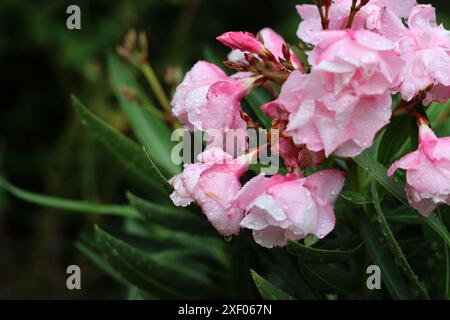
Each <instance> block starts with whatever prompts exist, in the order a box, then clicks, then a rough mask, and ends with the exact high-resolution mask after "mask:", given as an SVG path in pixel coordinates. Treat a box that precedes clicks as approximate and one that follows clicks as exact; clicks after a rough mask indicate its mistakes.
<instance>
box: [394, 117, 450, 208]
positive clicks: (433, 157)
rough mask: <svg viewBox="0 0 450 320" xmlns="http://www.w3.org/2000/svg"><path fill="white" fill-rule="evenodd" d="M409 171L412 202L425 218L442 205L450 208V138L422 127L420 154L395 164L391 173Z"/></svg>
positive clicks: (407, 179) (408, 186)
mask: <svg viewBox="0 0 450 320" xmlns="http://www.w3.org/2000/svg"><path fill="white" fill-rule="evenodd" d="M397 169H404V170H406V191H407V194H408V201H409V203H410V204H411V206H412V207H413V208H415V209H416V210H418V211H419V212H420V213H421V214H422V215H424V216H428V215H429V214H430V213H431V212H432V211H433V210H434V209H435V208H436V207H437V206H438V205H440V204H443V203H446V204H447V205H450V137H446V138H437V137H436V135H435V134H434V133H433V131H432V130H431V129H430V128H429V127H428V126H427V125H426V124H421V126H420V133H419V148H418V150H416V151H414V152H412V153H409V154H407V155H406V156H404V157H403V158H401V159H400V160H398V161H396V162H394V163H393V164H392V165H391V167H390V168H389V170H388V176H392V175H393V174H394V172H395V171H396V170H397Z"/></svg>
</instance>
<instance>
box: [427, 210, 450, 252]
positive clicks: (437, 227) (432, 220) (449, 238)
mask: <svg viewBox="0 0 450 320" xmlns="http://www.w3.org/2000/svg"><path fill="white" fill-rule="evenodd" d="M420 218H421V219H422V221H423V222H424V223H425V224H426V225H427V226H429V227H430V228H431V229H433V230H434V231H435V232H436V233H437V234H438V235H440V236H441V238H442V239H443V240H444V241H445V243H446V244H447V246H449V247H450V234H449V233H448V230H447V228H446V227H445V225H444V224H443V223H442V220H441V219H440V218H439V217H438V216H437V215H436V213H432V214H430V215H429V216H428V217H423V216H420Z"/></svg>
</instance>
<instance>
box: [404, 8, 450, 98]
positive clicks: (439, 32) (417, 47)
mask: <svg viewBox="0 0 450 320" xmlns="http://www.w3.org/2000/svg"><path fill="white" fill-rule="evenodd" d="M408 25H409V29H408V30H406V31H405V32H404V33H403V34H401V36H400V40H399V49H400V51H401V58H402V59H403V60H404V61H405V67H404V68H403V72H402V74H401V76H400V78H401V80H402V85H401V90H400V92H401V94H402V98H403V99H404V100H406V101H410V100H411V99H412V98H413V97H414V96H416V95H417V94H418V93H419V92H420V91H422V90H424V89H426V88H428V87H429V86H430V85H436V86H440V88H441V89H438V92H439V93H440V94H439V93H438V94H437V96H438V97H439V98H440V99H441V100H442V93H444V92H445V91H443V90H442V88H445V87H448V86H450V72H449V70H448V69H449V66H450V32H449V31H447V30H445V28H444V27H443V26H442V25H439V26H438V25H437V23H436V13H435V9H434V8H433V7H432V6H431V5H418V6H416V7H415V8H414V9H413V10H412V12H411V14H410V16H409V20H408ZM446 91H447V92H448V89H447V90H446ZM448 97H450V96H448ZM432 99H433V94H431V95H430V96H429V97H428V102H430V101H431V100H432Z"/></svg>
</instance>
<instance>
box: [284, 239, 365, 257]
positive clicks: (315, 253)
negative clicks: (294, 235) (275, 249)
mask: <svg viewBox="0 0 450 320" xmlns="http://www.w3.org/2000/svg"><path fill="white" fill-rule="evenodd" d="M361 247H362V244H360V245H358V246H357V247H356V248H354V249H351V250H325V249H317V248H313V247H307V246H305V245H303V244H301V243H300V242H297V241H292V240H289V241H288V244H287V251H288V252H289V253H290V254H292V255H294V256H297V257H301V258H302V259H304V260H307V261H313V262H334V261H345V260H348V259H349V258H350V257H351V256H352V255H354V254H355V253H356V252H358V250H359V249H360V248H361Z"/></svg>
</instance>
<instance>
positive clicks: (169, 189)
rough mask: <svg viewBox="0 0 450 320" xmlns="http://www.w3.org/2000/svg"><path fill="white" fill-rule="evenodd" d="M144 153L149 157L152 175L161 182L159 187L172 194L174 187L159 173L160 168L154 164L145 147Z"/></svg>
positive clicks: (148, 161)
mask: <svg viewBox="0 0 450 320" xmlns="http://www.w3.org/2000/svg"><path fill="white" fill-rule="evenodd" d="M143 149H144V153H145V155H146V156H147V163H148V165H149V167H150V169H151V170H150V172H151V175H152V177H153V178H154V179H156V181H158V182H159V185H160V186H161V187H162V188H163V189H164V190H165V191H166V193H168V194H169V193H171V192H172V190H173V189H172V186H171V185H170V183H169V182H168V181H167V179H166V177H164V175H163V174H162V173H161V171H159V169H158V167H157V166H156V164H155V163H154V162H153V160H152V158H151V157H150V154H149V153H148V152H147V149H146V148H145V147H144V148H143Z"/></svg>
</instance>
